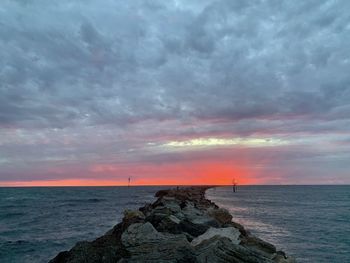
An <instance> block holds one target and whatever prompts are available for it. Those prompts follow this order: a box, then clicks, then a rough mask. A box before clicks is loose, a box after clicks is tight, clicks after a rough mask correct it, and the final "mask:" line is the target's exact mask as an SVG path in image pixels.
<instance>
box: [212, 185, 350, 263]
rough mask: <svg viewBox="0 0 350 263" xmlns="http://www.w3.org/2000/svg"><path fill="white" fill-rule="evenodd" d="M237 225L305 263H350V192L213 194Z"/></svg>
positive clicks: (243, 190)
mask: <svg viewBox="0 0 350 263" xmlns="http://www.w3.org/2000/svg"><path fill="white" fill-rule="evenodd" d="M207 198H209V199H211V200H212V201H214V202H215V203H216V204H217V205H219V206H221V207H224V208H227V209H228V210H229V211H230V213H231V214H232V216H233V221H236V222H238V223H241V224H242V225H244V227H245V228H246V229H247V230H249V231H250V232H251V233H252V234H254V235H256V236H257V237H259V238H261V239H263V240H265V241H268V242H270V243H272V244H274V245H276V247H277V249H279V250H283V251H285V252H286V253H287V254H289V255H292V256H294V257H295V258H296V259H297V262H302V263H304V262H305V263H306V262H307V263H309V262H310V263H311V262H312V263H316V262H317V263H350V186H336V185H334V186H241V187H238V189H237V192H235V193H234V192H233V189H232V187H220V188H212V189H209V190H208V191H207Z"/></svg>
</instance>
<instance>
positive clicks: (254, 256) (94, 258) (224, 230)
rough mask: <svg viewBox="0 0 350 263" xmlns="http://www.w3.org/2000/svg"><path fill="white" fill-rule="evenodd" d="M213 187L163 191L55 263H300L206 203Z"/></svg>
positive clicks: (216, 207)
mask: <svg viewBox="0 0 350 263" xmlns="http://www.w3.org/2000/svg"><path fill="white" fill-rule="evenodd" d="M206 189H208V187H190V188H183V189H170V190H161V191H159V192H157V193H156V197H157V198H158V199H157V201H155V202H154V203H153V204H148V205H146V206H144V207H141V208H140V209H139V210H136V211H131V210H126V211H125V212H124V218H123V220H122V222H121V223H119V224H118V225H116V226H115V227H114V228H113V229H111V230H110V231H108V232H107V233H106V234H105V235H103V236H102V237H100V238H97V239H96V240H94V241H92V242H78V243H77V244H76V245H75V246H74V247H73V248H72V249H71V250H70V251H64V252H60V253H59V254H58V255H57V256H56V257H55V258H54V259H52V260H51V261H50V262H49V263H81V262H84V263H97V262H103V263H112V262H113V263H114V262H118V263H127V262H130V263H133V262H135V263H136V262H148V263H152V262H161V263H175V262H176V263H180V262H184V263H185V262H188V263H216V262H218V263H219V262H220V263H221V262H222V263H223V262H235V263H243V262H247V263H292V262H293V263H294V262H295V260H294V259H293V258H292V257H288V256H286V254H285V253H284V252H282V251H277V250H276V247H275V246H274V245H272V244H270V243H267V242H265V241H263V240H261V239H259V238H257V237H255V236H253V235H251V234H250V233H249V232H248V231H246V230H245V229H244V227H243V226H242V225H240V224H238V223H235V222H233V221H232V216H231V215H230V213H229V212H228V211H227V210H226V209H223V208H220V207H218V206H217V205H216V204H215V203H213V202H211V201H210V200H208V199H206V198H205V190H206Z"/></svg>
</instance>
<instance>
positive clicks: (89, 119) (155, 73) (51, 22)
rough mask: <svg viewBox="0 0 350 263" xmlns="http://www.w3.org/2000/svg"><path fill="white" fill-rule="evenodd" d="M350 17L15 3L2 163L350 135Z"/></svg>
mask: <svg viewBox="0 0 350 263" xmlns="http://www.w3.org/2000/svg"><path fill="white" fill-rule="evenodd" d="M349 8H350V2H348V1H331V0H328V1H317V0H310V1H304V2H295V1H277V0H276V1H259V0H255V1H240V0H220V1H219V0H218V1H214V0H213V1H209V0H206V1H203V0H201V1H199V0H198V1H197V0H196V1H180V0H178V1H175V0H174V1H161V0H159V1H146V0H135V1H112V0H108V1H104V2H103V4H101V3H100V2H99V1H93V0H89V1H78V0H77V1H66V0H63V1H56V2H55V3H48V2H47V1H44V0H32V1H24V0H23V1H20V0H18V1H10V0H5V1H2V2H1V4H0V129H1V130H0V133H2V139H0V145H1V146H2V147H3V148H2V149H1V152H2V156H0V165H1V164H2V163H5V164H6V163H7V165H8V163H14V162H15V161H16V162H18V161H19V160H18V159H16V158H17V157H18V156H22V154H23V157H21V158H24V159H26V160H27V159H28V158H29V157H28V156H29V155H30V156H31V157H30V158H29V159H30V160H29V159H28V161H29V162H31V161H33V162H35V160H36V161H39V160H42V159H43V157H44V156H46V157H50V158H51V159H52V160H54V159H55V160H56V159H60V158H61V159H67V160H68V161H69V159H70V158H71V160H75V161H79V160H85V159H86V158H87V159H89V160H97V159H99V158H107V156H113V154H116V153H118V158H121V159H123V158H124V157H125V159H130V158H131V159H133V158H132V157H131V156H133V154H132V153H131V152H132V151H133V150H135V149H136V150H137V149H138V150H140V151H141V150H144V151H146V149H145V148H144V146H143V144H145V143H147V142H148V141H151V142H152V141H154V142H155V143H162V142H163V141H165V140H177V139H186V138H193V137H201V136H213V137H214V136H224V137H225V136H226V137H228V136H232V135H237V136H243V137H244V136H252V135H264V136H268V135H273V136H275V135H276V136H283V137H284V138H285V137H287V138H288V139H291V140H293V139H295V137H297V136H299V135H300V134H318V135H320V136H321V135H322V134H331V137H332V138H335V137H336V136H337V134H342V133H346V132H348V131H349V130H350V120H349V116H350V115H349V114H350V104H349V101H350V75H349V72H350V57H349V54H350V45H349V44H348V43H350V15H349V14H348V13H347V12H346V10H348V9H349ZM11 129H17V130H18V131H19V132H18V131H17V133H15V134H13V133H11ZM57 129H58V130H57ZM92 129H93V131H92ZM38 134H41V137H40V136H39V135H38ZM97 134H100V136H101V137H104V138H105V139H104V140H103V141H101V140H100V139H97V137H96V135H97ZM115 134H117V136H115V137H114V135H115ZM38 136H39V137H38ZM55 137H56V139H55ZM98 138H100V137H98ZM42 141H46V142H47V144H46V145H50V146H43V145H42V144H41V142H42ZM62 141H66V144H62V143H61V142H62ZM108 142H110V143H108ZM5 144H6V148H4V145H5ZM28 144H30V145H31V146H28ZM108 144H109V145H110V147H109V148H108V147H107V148H106V145H108ZM67 145H69V146H70V147H71V148H69V147H68V146H67ZM33 147H34V148H35V147H40V149H44V150H43V151H42V152H40V151H39V152H35V153H34V152H33ZM46 147H48V148H46ZM106 149H110V150H106ZM116 149H118V150H116ZM150 151H151V150H150ZM332 153H333V151H332ZM134 154H135V153H134ZM16 155H17V157H16ZM26 156H27V157H26ZM64 156H70V158H68V157H64ZM87 156H88V157H87ZM141 157H142V156H141ZM141 157H140V158H141ZM1 158H2V159H1ZM50 158H48V159H50ZM109 158H111V159H113V157H109ZM135 158H136V157H135ZM144 158H145V159H147V158H146V157H144ZM149 158H151V159H152V158H153V157H149ZM154 158H156V156H155V157H154ZM286 159H288V156H287V157H286Z"/></svg>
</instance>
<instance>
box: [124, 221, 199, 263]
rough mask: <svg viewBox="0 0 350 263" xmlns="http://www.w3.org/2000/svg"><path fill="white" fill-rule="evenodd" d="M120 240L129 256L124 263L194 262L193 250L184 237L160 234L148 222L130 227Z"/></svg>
mask: <svg viewBox="0 0 350 263" xmlns="http://www.w3.org/2000/svg"><path fill="white" fill-rule="evenodd" d="M121 240H122V244H123V245H124V247H125V249H126V250H127V251H128V252H129V254H130V255H131V257H130V258H128V259H126V260H127V261H125V262H195V261H196V258H195V256H194V252H193V248H192V247H191V246H190V243H189V242H188V241H187V239H186V237H185V236H184V235H173V234H164V233H160V232H158V231H157V230H156V229H155V228H154V227H153V226H152V224H150V223H149V222H147V223H144V224H142V223H141V224H140V223H138V224H133V225H130V226H129V228H128V229H127V230H126V231H125V232H124V233H123V235H122V237H121ZM122 262H124V261H122Z"/></svg>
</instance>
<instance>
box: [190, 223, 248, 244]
mask: <svg viewBox="0 0 350 263" xmlns="http://www.w3.org/2000/svg"><path fill="white" fill-rule="evenodd" d="M214 236H218V237H227V238H228V239H230V240H231V242H233V243H234V244H239V243H240V242H241V241H240V239H239V236H240V232H239V230H238V229H236V228H234V227H226V228H213V227H211V228H209V229H208V230H207V231H206V232H205V233H204V234H203V235H200V236H198V237H196V238H195V239H193V240H192V242H191V245H192V246H196V245H198V244H200V243H202V242H203V241H204V240H208V239H211V238H212V237H214Z"/></svg>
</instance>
